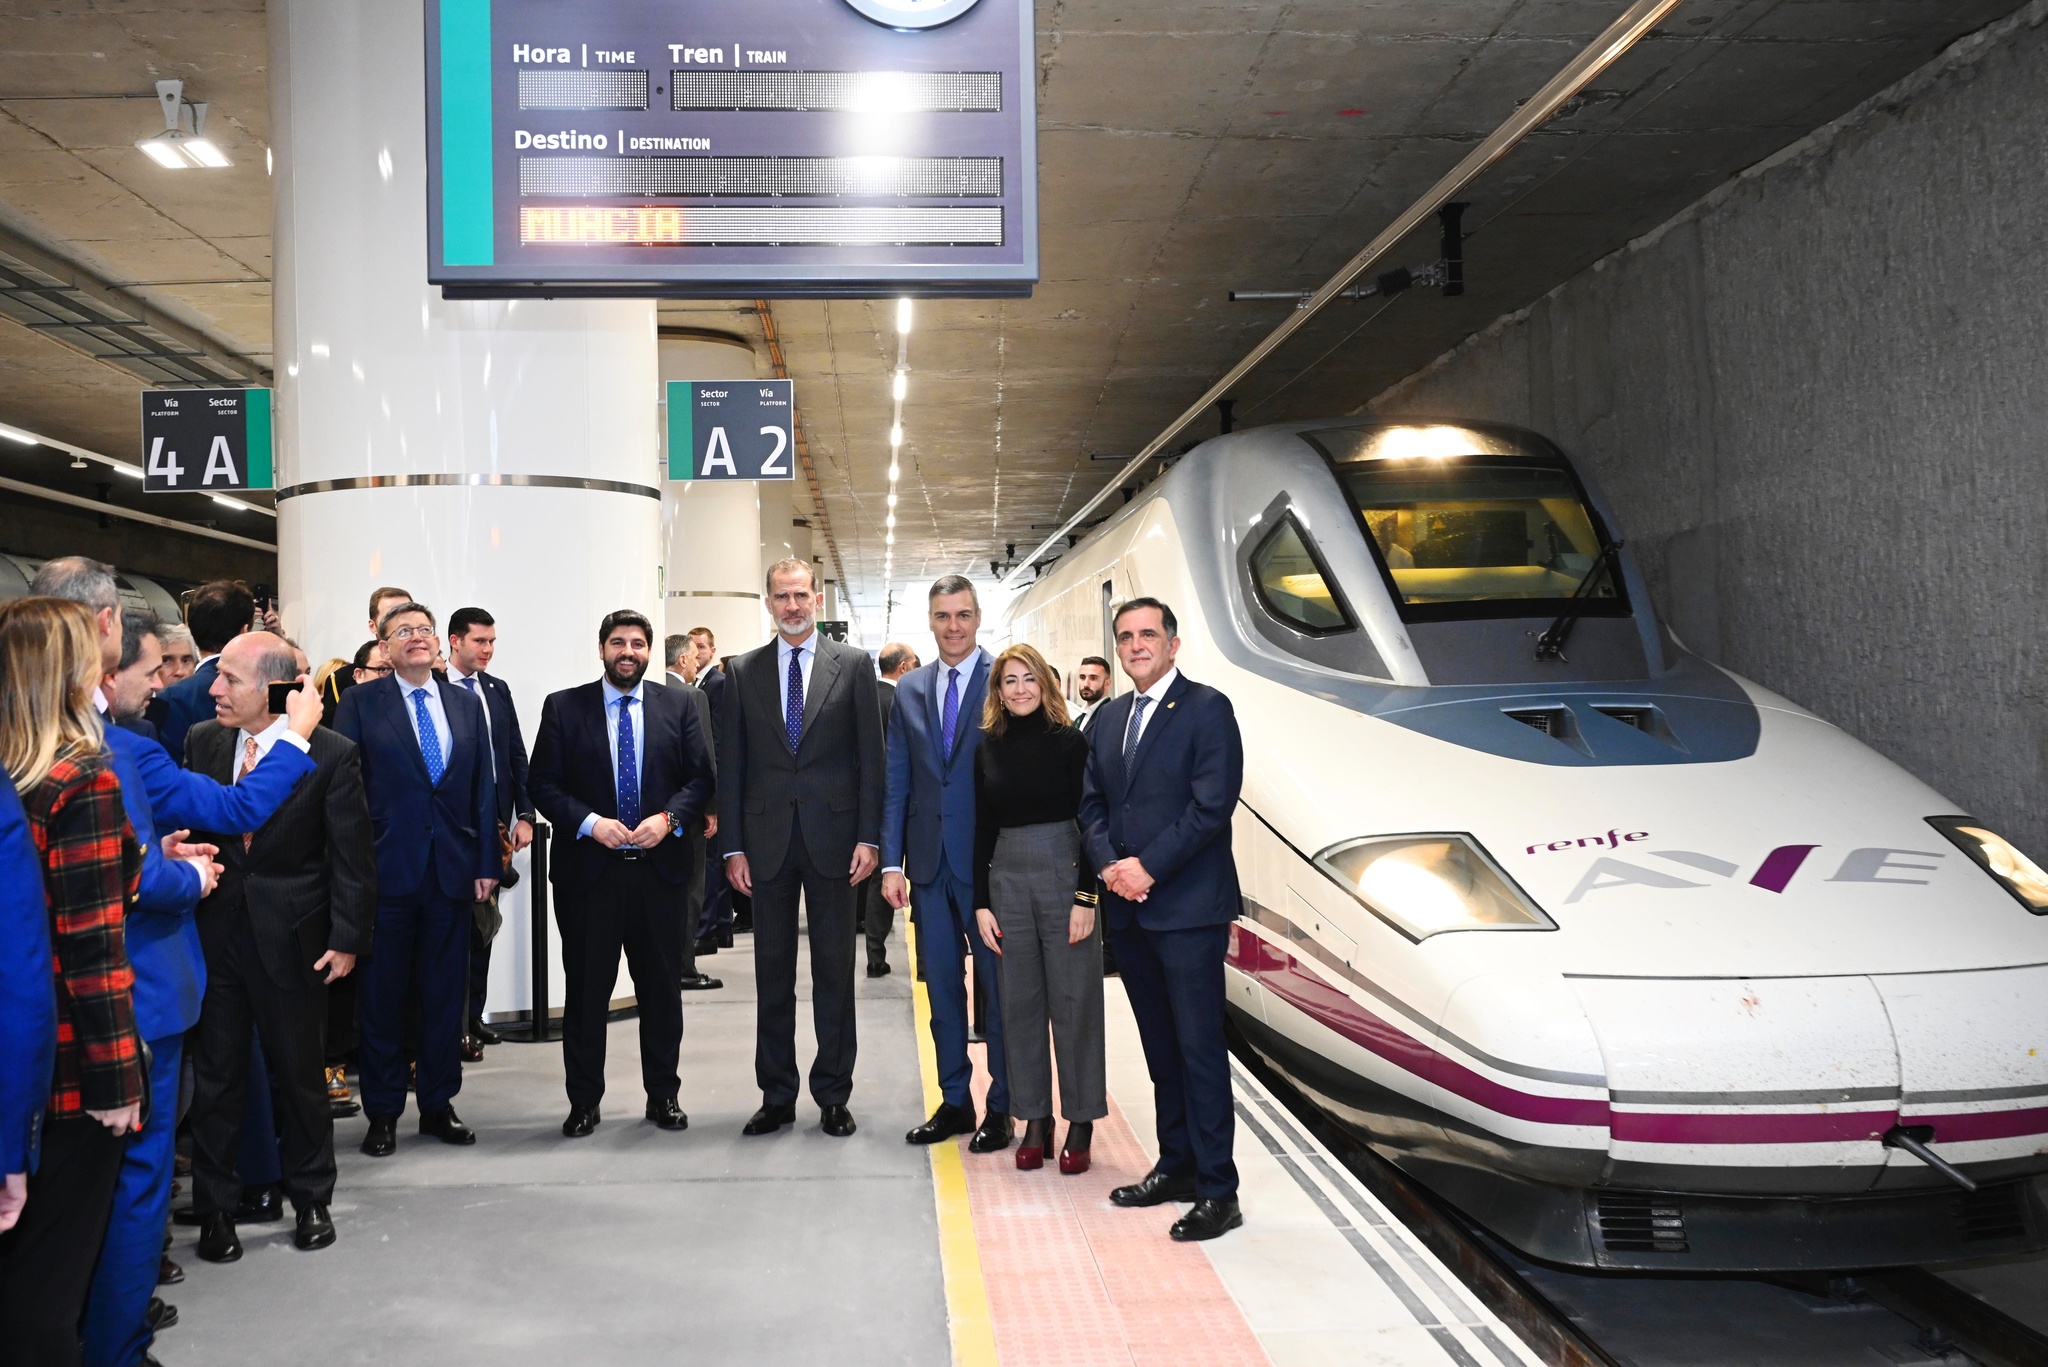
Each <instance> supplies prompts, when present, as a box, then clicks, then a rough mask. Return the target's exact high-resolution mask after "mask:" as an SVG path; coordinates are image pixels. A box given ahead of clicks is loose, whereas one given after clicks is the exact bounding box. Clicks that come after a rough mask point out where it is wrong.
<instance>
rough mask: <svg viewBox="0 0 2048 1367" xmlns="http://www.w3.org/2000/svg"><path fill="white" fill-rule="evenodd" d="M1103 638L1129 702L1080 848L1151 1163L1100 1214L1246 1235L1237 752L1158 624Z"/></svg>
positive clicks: (1181, 1230)
mask: <svg viewBox="0 0 2048 1367" xmlns="http://www.w3.org/2000/svg"><path fill="white" fill-rule="evenodd" d="M1114 627H1115V632H1116V653H1117V658H1118V659H1119V660H1120V661H1122V662H1123V667H1124V673H1126V674H1128V675H1129V676H1130V680H1131V691H1130V692H1128V693H1126V694H1124V695H1123V696H1122V697H1120V698H1116V699H1114V700H1112V701H1110V702H1106V703H1104V704H1102V706H1101V708H1100V710H1098V711H1097V713H1096V716H1095V722H1094V724H1093V725H1091V726H1090V727H1089V728H1088V731H1087V736H1088V769H1087V774H1086V777H1085V778H1084V780H1083V782H1082V786H1081V838H1082V843H1083V848H1084V849H1085V850H1086V852H1087V857H1088V858H1089V859H1090V860H1091V861H1092V862H1093V864H1094V867H1095V868H1096V869H1097V870H1098V871H1099V872H1100V873H1101V875H1102V882H1103V886H1104V888H1105V889H1106V891H1105V894H1104V896H1103V899H1102V910H1103V914H1104V925H1105V926H1106V927H1107V929H1108V932H1109V938H1110V941H1111V942H1112V943H1113V944H1114V945H1115V946H1116V962H1117V966H1118V968H1119V969H1120V970H1121V971H1122V974H1123V981H1124V991H1125V993H1126V994H1127V995H1128V996H1129V997H1130V1002H1131V1014H1132V1015H1133V1016H1135V1017H1136V1018H1137V1021H1138V1038H1139V1040H1140V1042H1142V1043H1143V1045H1144V1047H1145V1067H1146V1070H1147V1071H1148V1072H1149V1073H1150V1074H1151V1075H1152V1093H1153V1102H1154V1109H1155V1111H1156V1113H1157V1119H1158V1126H1159V1161H1158V1163H1157V1164H1155V1165H1154V1166H1153V1169H1152V1171H1151V1172H1149V1173H1147V1174H1146V1175H1145V1177H1144V1179H1143V1180H1141V1181H1138V1182H1134V1183H1132V1184H1131V1185H1130V1186H1126V1187H1118V1188H1117V1189H1116V1190H1115V1191H1113V1192H1111V1193H1110V1195H1109V1199H1110V1200H1111V1201H1114V1202H1115V1203H1116V1204H1117V1205H1120V1206H1156V1205H1159V1204H1161V1203H1163V1202H1166V1201H1187V1200H1192V1201H1193V1202H1194V1203H1195V1204H1194V1208H1193V1209H1192V1210H1190V1211H1189V1212H1188V1213H1187V1214H1186V1215H1183V1216H1182V1217H1181V1218H1180V1219H1179V1220H1177V1221H1175V1222H1174V1225H1173V1230H1172V1233H1173V1237H1174V1238H1175V1239H1176V1240H1180V1241H1182V1242H1186V1241H1188V1240H1194V1239H1213V1238H1215V1237H1216V1236H1217V1235H1219V1234H1224V1233H1227V1232H1229V1231H1230V1230H1233V1229H1235V1228H1237V1227H1238V1226H1239V1225H1241V1224H1243V1223H1244V1216H1243V1214H1241V1213H1240V1212H1239V1210H1238V1205H1237V1165H1236V1163H1235V1162H1234V1161H1232V1158H1231V1146H1232V1145H1233V1143H1234V1142H1235V1138H1236V1128H1235V1123H1234V1121H1233V1118H1232V1114H1231V1099H1230V1057H1229V1053H1228V1050H1227V1048H1226V1046H1225V1044H1224V1038H1223V954H1224V950H1225V949H1226V947H1227V946H1228V945H1229V942H1230V923H1231V921H1232V920H1233V919H1235V917H1236V916H1237V914H1238V912H1239V911H1240V910H1241V909H1242V907H1243V899H1242V897H1241V896H1240V894H1239V892H1238V884H1237V861H1236V859H1235V858H1234V857H1232V855H1231V852H1230V822H1231V817H1232V814H1233V813H1234V812H1235V811H1236V809H1237V795H1238V790H1239V789H1240V788H1241V787H1243V785H1244V742H1243V739H1242V738H1241V737H1240V736H1239V735H1238V730H1237V715H1236V713H1234V712H1233V711H1232V710H1231V707H1230V699H1228V698H1226V697H1224V696H1223V695H1222V694H1221V693H1219V692H1217V691H1216V690H1215V689H1213V688H1210V687H1208V686H1207V685H1206V684H1198V683H1193V682H1191V681H1190V680H1188V679H1186V678H1183V677H1182V676H1181V672H1180V670H1179V669H1178V668H1176V667H1175V665H1174V656H1175V655H1177V654H1178V653H1179V651H1180V636H1179V634H1178V628H1177V626H1176V624H1175V622H1174V618H1173V610H1172V609H1171V608H1169V607H1167V606H1166V604H1164V603H1162V602H1160V601H1159V600H1158V599H1156V598H1133V599H1132V600H1131V601H1129V602H1128V603H1125V604H1124V605H1123V606H1122V607H1121V608H1118V609H1117V614H1116V619H1115V623H1114Z"/></svg>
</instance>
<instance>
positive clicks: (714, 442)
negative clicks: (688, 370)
mask: <svg viewBox="0 0 2048 1367" xmlns="http://www.w3.org/2000/svg"><path fill="white" fill-rule="evenodd" d="M795 414H796V401H795V398H794V397H793V396H792V394H791V385H790V382H789V381H788V380H671V381H669V385H668V477H669V478H670V479H680V480H694V479H750V480H781V479H795V478H796V418H795Z"/></svg>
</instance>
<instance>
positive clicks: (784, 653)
mask: <svg viewBox="0 0 2048 1367" xmlns="http://www.w3.org/2000/svg"><path fill="white" fill-rule="evenodd" d="M791 651H795V652H796V655H797V668H798V669H800V670H802V671H803V676H804V707H805V709H806V710H808V709H809V707H810V705H811V666H812V665H814V664H816V663H817V662H818V629H817V628H816V627H812V628H811V634H810V635H808V636H806V637H804V639H803V640H802V641H799V642H798V643H797V644H795V645H791V644H790V643H789V638H788V637H786V636H784V635H782V633H780V632H777V633H776V635H775V696H776V699H777V700H778V701H780V702H781V704H782V715H783V716H785V717H787V716H788V715H789V653H790V652H791Z"/></svg>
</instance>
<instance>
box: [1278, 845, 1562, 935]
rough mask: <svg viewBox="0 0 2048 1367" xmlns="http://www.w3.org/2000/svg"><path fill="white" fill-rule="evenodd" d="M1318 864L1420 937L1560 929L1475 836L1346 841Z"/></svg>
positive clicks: (1368, 906)
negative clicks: (1482, 847)
mask: <svg viewBox="0 0 2048 1367" xmlns="http://www.w3.org/2000/svg"><path fill="white" fill-rule="evenodd" d="M1316 864H1317V866H1318V867H1320V868H1321V869H1322V870H1323V871H1324V872H1325V873H1327V874H1329V875H1330V876H1331V877H1332V878H1334V879H1336V880H1337V882H1339V883H1340V884H1342V885H1343V887H1344V890H1345V891H1347V892H1349V893H1350V894H1351V895H1352V896H1353V897H1356V898H1357V899H1358V900H1359V901H1360V902H1363V903H1364V904H1365V906H1366V909H1367V910H1369V911H1371V912H1373V913H1374V914H1375V915H1377V916H1379V917H1380V918H1381V919H1382V920H1384V921H1387V922H1388V923H1390V924H1391V925H1392V926H1393V927H1394V928H1395V929H1397V930H1399V931H1401V932H1402V933H1403V934H1405V935H1407V936H1408V937H1409V938H1410V939H1413V940H1426V939H1428V938H1429V937H1430V936H1432V935H1436V934H1440V933H1442V932H1444V931H1448V930H1555V929H1556V928H1557V927H1556V923H1555V922H1553V921H1552V920H1551V919H1550V918H1549V917H1548V916H1545V915H1544V914H1543V912H1542V911H1541V910H1540V909H1539V908H1538V907H1537V906H1536V904H1535V903H1534V902H1531V901H1530V900H1529V898H1528V897H1527V896H1526V895H1525V894H1524V893H1523V892H1522V890H1521V889H1520V888H1518V887H1516V886H1515V885H1514V883H1513V881H1512V880H1510V879H1509V878H1508V876H1507V875H1506V874H1504V873H1502V872H1501V871H1500V868H1499V866H1497V865H1496V864H1495V863H1494V862H1493V860H1492V859H1490V858H1488V857H1487V854H1486V851H1485V850H1483V849H1481V848H1480V846H1479V842H1478V841H1476V840H1474V839H1473V838H1472V837H1471V836H1469V835H1395V836H1370V837H1367V838H1366V839H1363V840H1347V841H1344V842H1342V843H1340V844H1336V845H1332V846H1330V848H1328V849H1326V850H1324V851H1323V852H1322V853H1321V854H1319V855H1317V856H1316Z"/></svg>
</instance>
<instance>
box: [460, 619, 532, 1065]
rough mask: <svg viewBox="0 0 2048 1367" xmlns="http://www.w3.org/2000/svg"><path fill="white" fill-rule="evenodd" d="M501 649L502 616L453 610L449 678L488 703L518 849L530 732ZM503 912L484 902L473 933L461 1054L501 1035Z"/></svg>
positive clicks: (504, 836) (524, 840)
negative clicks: (495, 664) (497, 978)
mask: <svg viewBox="0 0 2048 1367" xmlns="http://www.w3.org/2000/svg"><path fill="white" fill-rule="evenodd" d="M497 653H498V619H497V618H495V617H493V616H491V614H490V613H488V612H486V611H484V610H483V609H482V608H457V609H455V611H454V612H451V613H449V614H448V682H449V683H452V684H454V685H455V686H456V687H458V688H464V689H467V690H469V692H471V693H472V694H474V695H475V696H476V697H477V699H478V700H479V701H480V702H482V703H483V705H484V726H485V729H486V730H487V731H489V732H490V737H491V779H492V782H493V784H494V785H495V787H496V788H497V793H498V831H499V840H500V842H501V846H502V845H504V844H509V845H510V846H511V847H512V853H513V854H517V853H519V851H521V850H523V849H525V848H526V847H527V846H528V845H531V844H532V843H533V801H532V799H531V798H529V797H528V796H527V792H526V737H525V736H523V735H521V734H520V732H519V709H518V708H516V707H514V706H513V705H512V690H511V689H510V688H509V687H507V686H506V683H505V681H504V680H503V679H501V678H499V677H498V676H497V675H495V674H492V673H490V672H489V670H490V667H491V660H492V659H493V658H494V657H495V656H496V655H497ZM501 919H502V918H501V917H500V915H499V912H498V906H497V900H496V899H495V898H493V899H492V900H490V901H488V902H479V903H477V907H476V916H475V917H474V918H473V919H472V923H471V925H470V935H469V1002H468V1009H467V1011H466V1012H465V1014H464V1015H463V1018H462V1019H463V1025H464V1032H465V1033H464V1036H463V1041H464V1042H463V1049H462V1056H463V1057H464V1058H465V1059H469V1060H471V1061H474V1060H476V1059H480V1058H482V1057H483V1050H484V1046H485V1045H487V1044H501V1043H503V1042H504V1041H503V1039H502V1037H501V1036H500V1035H499V1034H498V1033H497V1032H496V1031H495V1030H492V1029H491V1028H490V1027H489V1026H487V1025H485V1024H484V997H485V995H486V994H487V993H488V992H489V990H490V986H491V941H492V940H493V939H495V938H496V937H497V934H498V925H499V922H500V920H501Z"/></svg>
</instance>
